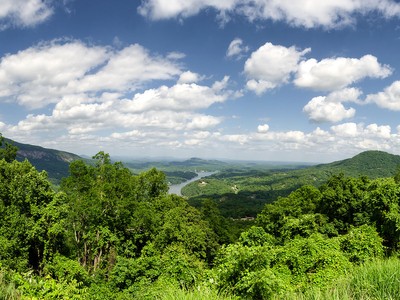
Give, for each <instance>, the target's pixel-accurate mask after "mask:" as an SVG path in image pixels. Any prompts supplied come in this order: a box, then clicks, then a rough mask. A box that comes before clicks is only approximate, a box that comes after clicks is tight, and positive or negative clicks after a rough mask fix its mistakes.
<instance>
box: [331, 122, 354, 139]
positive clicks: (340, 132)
mask: <svg viewBox="0 0 400 300" xmlns="http://www.w3.org/2000/svg"><path fill="white" fill-rule="evenodd" d="M331 130H332V131H333V132H334V133H335V134H336V135H337V136H339V137H356V136H357V135H359V133H360V131H361V125H357V124H356V123H344V124H340V125H336V126H332V127H331Z"/></svg>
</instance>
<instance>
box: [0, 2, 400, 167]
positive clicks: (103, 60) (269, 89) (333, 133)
mask: <svg viewBox="0 0 400 300" xmlns="http://www.w3.org/2000/svg"><path fill="white" fill-rule="evenodd" d="M399 72H400V1H394V0H324V1H319V0H296V1H293V0H280V1H277V0H118V1H111V0H96V1H94V0H1V1H0V133H2V135H3V136H5V137H8V138H10V139H13V140H15V141H18V142H21V143H29V144H35V145H40V146H43V147H48V148H54V149H59V150H65V151H70V152H73V153H76V154H80V155H82V154H84V155H90V156H92V155H94V154H96V153H97V152H98V151H105V152H107V153H109V154H110V155H111V156H126V157H147V158H157V157H171V158H182V159H184V158H189V157H201V158H217V159H240V160H264V161H299V162H331V161H335V160H340V159H344V158H348V157H351V156H354V155H356V154H358V153H360V152H362V151H366V150H382V151H386V152H389V153H393V154H399V155H400V118H399V117H400V75H399Z"/></svg>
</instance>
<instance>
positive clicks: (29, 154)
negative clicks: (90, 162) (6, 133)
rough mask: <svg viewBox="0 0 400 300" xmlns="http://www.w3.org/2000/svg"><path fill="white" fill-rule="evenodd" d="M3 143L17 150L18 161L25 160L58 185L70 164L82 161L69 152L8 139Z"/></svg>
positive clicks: (66, 173)
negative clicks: (13, 146) (45, 173)
mask: <svg viewBox="0 0 400 300" xmlns="http://www.w3.org/2000/svg"><path fill="white" fill-rule="evenodd" d="M5 141H6V142H9V143H11V144H13V145H15V146H16V147H17V148H18V152H17V160H18V161H23V160H25V159H27V160H28V161H29V162H30V163H31V164H32V165H33V166H35V168H36V169H37V170H38V171H42V170H45V171H46V172H47V174H48V176H49V179H50V180H51V181H52V182H54V183H58V182H59V181H60V180H61V178H63V177H66V176H68V175H69V173H68V169H69V164H70V162H72V161H74V160H77V159H82V158H81V157H80V156H79V155H76V154H73V153H70V152H65V151H59V150H54V149H48V148H43V147H40V146H34V145H29V144H22V143H18V142H15V141H12V140H10V139H5Z"/></svg>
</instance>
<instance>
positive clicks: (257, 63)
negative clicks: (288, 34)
mask: <svg viewBox="0 0 400 300" xmlns="http://www.w3.org/2000/svg"><path fill="white" fill-rule="evenodd" d="M309 51H310V49H305V50H302V51H298V50H297V49H296V48H295V47H293V46H292V47H289V48H286V47H284V46H280V45H273V44H271V43H266V44H265V45H263V46H261V47H260V48H259V49H258V50H256V51H255V52H253V53H252V54H251V56H250V58H249V59H247V61H246V63H245V66H244V72H245V74H246V76H247V78H248V79H249V81H248V82H247V88H248V89H250V90H252V91H254V92H256V93H257V94H262V93H263V92H265V91H266V90H268V89H273V88H275V87H277V86H279V85H280V84H283V83H286V82H288V81H289V79H290V75H291V74H292V73H293V72H295V71H297V67H298V63H299V61H300V60H301V59H302V57H303V56H304V55H305V54H306V53H307V52H309Z"/></svg>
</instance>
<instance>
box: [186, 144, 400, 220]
mask: <svg viewBox="0 0 400 300" xmlns="http://www.w3.org/2000/svg"><path fill="white" fill-rule="evenodd" d="M398 166H400V156H399V155H393V154H389V153H386V152H383V151H366V152H362V153H360V154H358V155H356V156H354V157H353V158H349V159H345V160H341V161H336V162H333V163H329V164H320V165H316V166H311V167H304V168H301V169H297V170H290V169H275V170H273V169H266V170H264V171H263V170H259V169H257V170H248V169H244V170H241V169H236V170H232V169H230V170H229V171H224V170H222V171H221V172H219V173H218V174H216V175H213V176H210V177H207V178H205V179H203V180H202V181H201V182H193V183H191V184H189V185H187V186H185V187H184V188H183V189H182V194H183V195H184V196H186V197H188V199H189V202H190V203H191V204H192V205H194V206H197V207H198V206H200V205H201V203H202V201H203V200H204V199H213V200H214V201H216V202H217V203H218V206H219V208H220V210H221V212H222V213H223V214H224V215H225V216H227V217H234V218H242V217H249V216H250V217H254V216H255V215H256V214H257V213H258V212H260V211H261V209H262V208H263V206H264V205H265V204H266V203H271V202H273V201H275V200H276V199H277V198H278V197H280V196H282V197H284V196H287V195H289V194H290V193H291V192H292V191H294V190H296V189H297V188H299V187H301V186H303V185H306V184H311V185H314V186H319V185H321V184H322V183H324V182H325V181H326V180H327V179H328V178H329V177H330V176H332V175H334V174H339V173H343V174H344V175H346V176H352V177H359V176H367V177H369V178H379V177H391V176H393V175H394V174H395V172H396V169H397V168H398Z"/></svg>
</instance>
